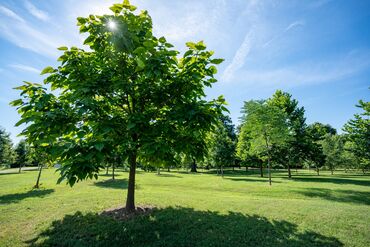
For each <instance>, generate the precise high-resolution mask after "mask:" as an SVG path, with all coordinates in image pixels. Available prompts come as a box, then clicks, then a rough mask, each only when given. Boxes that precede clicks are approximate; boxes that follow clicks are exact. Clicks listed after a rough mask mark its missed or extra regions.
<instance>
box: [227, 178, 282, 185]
mask: <svg viewBox="0 0 370 247" xmlns="http://www.w3.org/2000/svg"><path fill="white" fill-rule="evenodd" d="M224 179H228V180H232V181H236V182H242V181H243V182H260V183H266V184H267V183H268V178H267V177H266V178H264V179H263V178H262V179H251V178H228V177H224ZM274 183H281V182H280V181H274V178H272V184H274Z"/></svg>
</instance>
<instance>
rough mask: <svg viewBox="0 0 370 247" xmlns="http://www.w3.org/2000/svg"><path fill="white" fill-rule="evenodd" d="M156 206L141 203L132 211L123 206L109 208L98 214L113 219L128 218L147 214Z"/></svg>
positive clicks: (123, 219)
mask: <svg viewBox="0 0 370 247" xmlns="http://www.w3.org/2000/svg"><path fill="white" fill-rule="evenodd" d="M155 209H156V207H154V206H151V205H143V206H138V207H136V209H135V211H134V212H127V210H126V208H125V207H119V208H110V209H106V210H104V211H103V212H102V213H101V214H100V215H103V216H108V217H111V218H113V219H115V220H122V221H125V220H129V219H132V218H135V217H137V216H141V215H147V214H150V213H151V212H153V211H154V210H155Z"/></svg>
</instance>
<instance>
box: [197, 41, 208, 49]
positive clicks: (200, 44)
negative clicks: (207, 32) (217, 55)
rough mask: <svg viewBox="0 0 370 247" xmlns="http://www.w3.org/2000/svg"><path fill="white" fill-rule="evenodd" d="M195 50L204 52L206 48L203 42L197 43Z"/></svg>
mask: <svg viewBox="0 0 370 247" xmlns="http://www.w3.org/2000/svg"><path fill="white" fill-rule="evenodd" d="M195 48H196V49H197V50H200V51H201V50H205V49H206V48H207V47H206V45H205V44H204V43H203V41H199V42H198V43H197V44H196V45H195Z"/></svg>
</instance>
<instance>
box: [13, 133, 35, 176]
mask: <svg viewBox="0 0 370 247" xmlns="http://www.w3.org/2000/svg"><path fill="white" fill-rule="evenodd" d="M14 151H15V154H16V158H15V165H16V166H17V167H19V170H18V173H21V169H22V167H23V166H26V165H29V164H30V163H31V159H32V157H31V152H30V147H29V145H28V144H27V142H26V141H25V140H21V141H19V143H18V144H17V145H16V147H15V149H14Z"/></svg>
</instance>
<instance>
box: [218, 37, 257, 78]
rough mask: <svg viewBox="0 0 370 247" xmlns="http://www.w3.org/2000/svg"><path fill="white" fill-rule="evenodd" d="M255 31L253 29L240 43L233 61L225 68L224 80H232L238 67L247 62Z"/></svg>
mask: <svg viewBox="0 0 370 247" xmlns="http://www.w3.org/2000/svg"><path fill="white" fill-rule="evenodd" d="M253 32H254V31H253V30H251V31H249V32H248V33H247V34H246V35H245V37H244V40H243V42H242V44H241V45H240V47H239V49H238V50H237V51H236V53H235V55H234V57H233V60H232V61H231V63H230V64H229V65H228V66H227V67H226V69H225V70H224V73H223V75H222V80H223V81H226V82H228V81H231V80H232V78H233V76H234V73H235V72H236V71H237V70H238V69H240V68H241V67H243V65H244V63H245V59H246V57H247V56H248V54H249V52H250V50H251V47H252V35H253Z"/></svg>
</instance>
